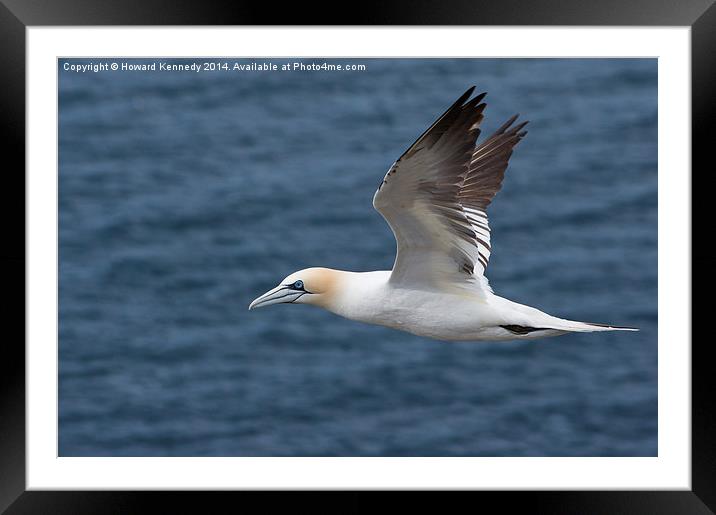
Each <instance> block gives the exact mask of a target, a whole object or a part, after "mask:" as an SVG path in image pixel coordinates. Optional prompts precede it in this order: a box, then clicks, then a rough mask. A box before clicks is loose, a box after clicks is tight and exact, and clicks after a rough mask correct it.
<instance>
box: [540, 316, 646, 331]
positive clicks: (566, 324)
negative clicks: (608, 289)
mask: <svg viewBox="0 0 716 515" xmlns="http://www.w3.org/2000/svg"><path fill="white" fill-rule="evenodd" d="M556 320H557V321H555V322H552V323H550V324H549V328H550V329H556V330H558V331H569V332H574V333H591V332H595V331H638V330H639V329H638V328H636V327H625V326H618V325H610V324H596V323H592V322H577V321H576V320H565V319H563V318H557V319H556Z"/></svg>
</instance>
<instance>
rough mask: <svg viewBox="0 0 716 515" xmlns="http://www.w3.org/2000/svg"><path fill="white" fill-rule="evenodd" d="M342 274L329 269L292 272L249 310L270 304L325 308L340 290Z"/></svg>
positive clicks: (251, 305)
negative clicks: (312, 305)
mask: <svg viewBox="0 0 716 515" xmlns="http://www.w3.org/2000/svg"><path fill="white" fill-rule="evenodd" d="M341 275H342V273H341V272H340V271H338V270H332V269H330V268H306V269H305V270H299V271H298V272H294V273H292V274H291V275H289V276H288V277H286V278H285V279H284V280H283V281H281V282H280V283H279V285H278V286H276V287H275V288H273V289H271V290H269V291H267V292H266V293H264V294H263V295H261V296H260V297H258V298H257V299H255V300H254V301H253V302H252V303H251V304H250V305H249V309H255V308H260V307H264V306H270V305H271V304H282V303H290V304H314V305H317V306H322V307H326V306H327V305H329V304H330V303H331V302H332V301H333V300H334V299H335V296H336V294H337V292H338V290H339V289H340V284H341Z"/></svg>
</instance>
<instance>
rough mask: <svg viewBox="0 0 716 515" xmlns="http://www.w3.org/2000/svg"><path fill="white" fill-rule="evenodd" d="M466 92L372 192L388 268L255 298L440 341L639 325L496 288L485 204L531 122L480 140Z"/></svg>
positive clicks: (305, 281)
mask: <svg viewBox="0 0 716 515" xmlns="http://www.w3.org/2000/svg"><path fill="white" fill-rule="evenodd" d="M474 89H475V87H474V86H473V87H471V88H470V89H468V90H467V91H466V92H465V93H464V94H463V95H462V96H461V97H460V98H458V99H457V101H456V102H455V103H454V104H453V105H452V106H450V108H449V109H448V110H447V111H445V113H444V114H443V115H442V116H440V118H438V119H437V121H435V123H433V124H432V125H431V126H430V127H429V128H428V129H427V130H426V131H425V132H424V133H423V134H422V135H421V136H420V137H419V138H418V139H417V141H415V143H413V144H412V145H411V146H410V148H408V150H406V151H405V153H404V154H403V155H402V156H400V158H399V159H398V160H397V161H396V162H395V163H393V165H392V166H391V167H390V169H389V170H388V172H387V173H386V174H385V178H384V179H383V181H382V182H381V184H380V186H379V187H378V190H377V191H376V192H375V196H374V197H373V207H375V209H376V210H377V211H378V212H379V213H380V214H381V215H382V216H383V218H385V220H386V222H388V225H389V226H390V228H391V229H392V231H393V233H394V235H395V239H396V242H397V247H398V249H397V255H396V258H395V263H394V265H393V270H392V271H377V272H347V271H341V270H333V269H329V268H307V269H305V270H300V271H298V272H295V273H293V274H291V275H289V276H288V277H286V278H285V279H283V280H282V281H281V283H280V284H279V285H278V286H276V287H275V288H273V289H271V290H269V291H268V292H266V293H264V294H263V295H261V296H260V297H258V298H257V299H256V300H254V301H253V302H252V303H251V305H250V306H249V309H254V308H258V307H263V306H270V305H271V304H279V303H290V304H313V305H315V306H320V307H322V308H324V309H327V310H328V311H331V312H333V313H336V314H338V315H340V316H343V317H345V318H349V319H352V320H358V321H361V322H366V323H370V324H378V325H382V326H387V327H392V328H394V329H400V330H403V331H407V332H409V333H413V334H416V335H419V336H426V337H429V338H435V339H438V340H456V341H469V340H513V339H520V340H524V339H534V338H543V337H547V336H557V335H561V334H565V333H570V332H580V333H581V332H592V331H618V330H623V331H635V330H637V329H635V328H631V327H617V326H612V325H604V324H594V323H587V322H576V321H573V320H565V319H562V318H557V317H554V316H552V315H548V314H547V313H543V312H542V311H540V310H538V309H535V308H533V307H529V306H525V305H523V304H518V303H516V302H512V301H510V300H507V299H505V298H503V297H499V296H497V295H495V294H494V293H493V291H492V288H491V287H490V285H489V283H488V281H487V278H486V277H485V270H486V269H487V264H488V262H489V259H490V253H491V251H492V248H491V246H490V227H489V224H488V219H487V212H486V209H487V206H488V205H489V204H490V202H491V201H492V198H493V197H494V196H495V194H496V193H497V191H498V190H499V189H500V187H501V185H502V179H503V177H504V174H505V169H506V168H507V164H508V160H509V158H510V156H511V155H512V150H513V148H514V147H515V145H516V144H517V143H518V142H519V141H520V140H521V139H522V138H523V137H524V136H525V134H527V131H525V130H523V129H524V127H525V125H526V124H527V122H522V123H517V124H515V121H516V120H517V117H518V115H515V116H513V117H512V118H510V119H509V120H507V122H505V124H504V125H502V126H501V127H500V128H499V129H497V131H496V132H495V133H494V134H493V135H492V136H490V137H489V138H487V139H485V140H484V141H482V142H481V143H479V144H477V145H476V142H477V138H478V136H479V135H480V128H479V126H480V123H481V122H482V119H483V111H484V110H485V107H486V104H485V103H484V102H482V100H483V99H484V98H485V93H482V94H480V95H478V96H476V97H474V98H472V99H470V96H471V95H472V93H473V91H474Z"/></svg>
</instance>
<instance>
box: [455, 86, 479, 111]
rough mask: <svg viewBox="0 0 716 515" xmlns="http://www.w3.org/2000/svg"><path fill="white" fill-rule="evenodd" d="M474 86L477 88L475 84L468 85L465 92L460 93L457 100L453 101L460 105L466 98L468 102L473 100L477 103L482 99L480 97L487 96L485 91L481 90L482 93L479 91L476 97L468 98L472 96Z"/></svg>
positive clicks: (465, 101)
mask: <svg viewBox="0 0 716 515" xmlns="http://www.w3.org/2000/svg"><path fill="white" fill-rule="evenodd" d="M476 88H477V86H470V87H469V88H467V91H465V93H463V94H462V95H460V98H458V99H457V101H456V102H455V104H456V105H460V106H461V105H463V104H465V103H467V102H468V100H469V101H470V102H474V103H475V104H478V103H479V102H480V101H482V99H483V98H485V97H486V96H487V91H483V92H482V93H480V94H479V95H477V96H476V97H474V98H472V99H470V97H471V96H472V94H473V93H474V92H475V89H476Z"/></svg>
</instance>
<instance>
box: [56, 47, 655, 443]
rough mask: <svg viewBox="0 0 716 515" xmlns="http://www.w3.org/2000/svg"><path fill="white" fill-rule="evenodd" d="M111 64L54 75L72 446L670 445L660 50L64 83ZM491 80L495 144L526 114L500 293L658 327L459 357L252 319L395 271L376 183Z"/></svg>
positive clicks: (335, 320) (451, 351) (62, 345)
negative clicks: (358, 274)
mask: <svg viewBox="0 0 716 515" xmlns="http://www.w3.org/2000/svg"><path fill="white" fill-rule="evenodd" d="M234 61H235V60H226V61H225V62H227V63H229V64H233V62H234ZM252 61H253V60H240V61H239V62H241V63H243V64H246V63H249V62H252ZM257 61H258V62H264V61H272V62H274V63H278V64H279V65H280V64H283V63H285V62H292V60H286V59H273V60H269V59H266V60H257ZM314 61H315V62H323V60H314ZM89 62H90V61H88V60H60V62H59V65H58V67H59V69H58V73H59V145H60V146H59V252H60V253H59V258H60V259H59V453H60V455H61V456H654V455H657V451H658V449H657V61H656V60H655V59H361V60H345V59H341V60H328V61H327V62H329V63H332V64H336V63H341V64H346V63H352V64H356V63H359V64H364V65H365V66H366V69H365V70H364V71H351V72H338V71H335V72H328V71H314V72H309V71H294V72H281V71H277V72H270V71H265V72H258V71H257V72H233V71H226V72H224V71H218V72H200V73H196V72H166V71H162V72H160V71H156V72H122V71H121V70H119V71H116V72H113V71H111V70H107V71H99V72H97V73H93V72H87V73H77V72H74V71H66V70H65V69H64V68H65V64H66V63H68V64H78V63H79V64H88V63H89ZM93 62H94V63H107V64H109V63H111V62H112V61H105V60H95V61H93ZM119 62H122V61H121V60H120V61H119ZM133 62H135V63H137V62H139V63H148V62H152V60H136V61H133ZM166 62H171V63H188V62H192V61H187V60H176V61H174V60H173V61H166ZM473 84H476V85H477V87H478V90H479V91H488V97H487V102H488V108H487V110H486V119H485V121H484V123H483V137H484V136H486V135H488V134H489V133H490V132H491V131H492V130H494V129H495V128H497V127H498V126H499V125H500V124H501V123H502V122H503V121H505V119H507V118H508V117H509V116H510V115H512V114H513V113H516V112H519V113H521V115H522V117H523V118H524V119H529V120H530V124H529V127H528V128H529V131H530V132H529V134H528V135H527V137H526V138H525V139H524V140H523V141H522V142H521V143H520V145H519V146H518V147H517V149H516V151H515V153H514V154H513V156H512V158H511V162H510V163H511V164H510V167H509V169H508V170H507V173H506V178H505V182H504V185H503V189H502V191H500V193H499V194H498V196H497V197H496V198H495V201H494V202H493V204H492V205H491V206H490V210H489V214H490V219H491V226H492V243H493V253H492V258H491V262H490V266H489V268H488V274H487V275H488V277H489V279H490V282H491V285H492V286H493V288H494V289H495V292H496V293H497V294H499V295H502V296H505V297H508V298H510V299H512V300H515V301H518V302H521V303H525V304H529V305H533V306H535V307H538V308H540V309H542V310H544V311H547V312H549V313H552V314H555V315H557V316H561V317H565V318H571V319H576V320H587V321H593V322H604V323H612V324H620V325H632V326H637V327H639V328H640V329H641V331H640V332H638V333H601V334H600V333H594V334H574V335H566V336H561V337H559V338H551V339H544V340H536V341H531V342H508V343H504V342H503V343H446V342H440V341H435V340H429V339H424V338H419V337H416V336H412V335H410V334H407V333H402V332H398V331H394V330H390V329H386V328H382V327H377V326H370V325H365V324H360V323H357V322H353V321H349V320H345V319H342V318H339V317H337V316H335V315H332V314H330V313H327V312H324V311H321V310H319V309H316V308H312V307H309V306H299V305H279V306H272V307H269V308H266V309H261V310H256V311H251V312H249V311H247V306H248V304H249V302H250V301H251V300H252V299H253V298H255V297H256V296H258V295H259V294H261V293H263V292H264V291H266V290H268V289H269V288H271V287H273V286H274V285H275V284H276V283H277V282H278V281H279V280H280V279H282V278H283V277H284V276H286V275H288V274H289V273H291V272H293V271H295V270H298V269H301V268H305V267H308V266H328V267H332V268H339V269H346V270H359V271H367V270H381V269H383V270H385V269H390V268H391V266H392V263H393V258H394V251H395V243H394V240H393V236H392V233H391V232H390V230H389V228H388V227H387V225H386V224H385V222H384V221H383V219H382V218H381V217H380V215H379V214H378V213H377V212H375V211H374V210H373V208H372V205H371V200H372V196H373V193H374V191H375V188H376V187H377V185H378V183H379V182H380V180H381V179H382V177H383V174H384V173H385V171H386V170H387V169H388V167H389V166H390V165H391V164H392V162H393V161H394V160H395V159H396V158H397V157H398V156H399V155H400V154H401V153H402V152H403V150H405V148H407V146H408V145H410V144H411V143H412V142H413V141H414V139H415V138H416V137H417V136H418V135H419V134H420V133H421V132H422V131H423V130H424V129H425V128H426V127H427V126H428V125H429V124H430V123H432V121H433V120H434V119H435V118H436V117H437V116H438V115H439V114H440V113H442V111H443V110H444V109H445V108H446V107H447V106H448V105H449V104H451V103H452V102H453V101H454V100H455V99H456V98H457V97H458V96H459V95H460V94H461V93H462V92H463V91H465V89H467V88H468V87H469V86H471V85H473Z"/></svg>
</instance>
